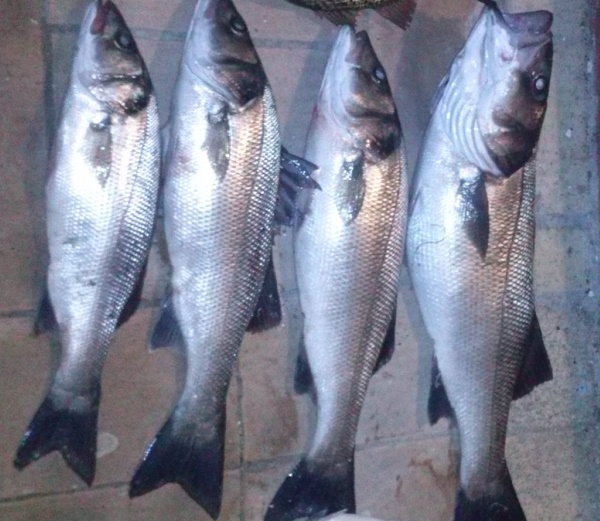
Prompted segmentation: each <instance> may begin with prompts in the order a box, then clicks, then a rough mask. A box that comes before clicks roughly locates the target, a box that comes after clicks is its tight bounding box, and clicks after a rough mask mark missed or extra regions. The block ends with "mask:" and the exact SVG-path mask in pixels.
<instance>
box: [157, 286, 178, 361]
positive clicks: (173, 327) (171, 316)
mask: <svg viewBox="0 0 600 521" xmlns="http://www.w3.org/2000/svg"><path fill="white" fill-rule="evenodd" d="M184 345H185V344H184V338H183V334H182V332H181V328H180V327H179V322H178V321H177V316H176V315H175V307H174V306H173V295H172V293H171V288H168V289H167V292H166V294H165V296H164V298H163V301H162V304H161V306H160V316H159V317H158V321H157V322H156V325H155V326H154V330H153V331H152V336H151V338H150V349H158V348H160V347H183V346H184Z"/></svg>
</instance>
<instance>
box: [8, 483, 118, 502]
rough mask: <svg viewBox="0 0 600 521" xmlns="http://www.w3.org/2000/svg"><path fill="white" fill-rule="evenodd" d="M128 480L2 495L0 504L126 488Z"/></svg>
mask: <svg viewBox="0 0 600 521" xmlns="http://www.w3.org/2000/svg"><path fill="white" fill-rule="evenodd" d="M128 486H129V483H128V482H115V483H102V484H101V485H94V486H92V487H85V486H81V487H76V488H73V489H71V490H61V491H57V492H32V493H29V494H21V495H19V496H12V497H4V498H0V505H2V504H6V503H20V502H22V501H28V500H30V499H46V498H50V497H56V496H72V495H74V494H79V493H80V492H94V491H96V490H111V489H119V488H127V487H128Z"/></svg>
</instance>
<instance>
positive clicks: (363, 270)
mask: <svg viewBox="0 0 600 521" xmlns="http://www.w3.org/2000/svg"><path fill="white" fill-rule="evenodd" d="M305 155H306V159H308V160H309V161H311V162H313V163H315V164H317V165H318V166H319V171H318V172H317V173H316V174H315V179H316V181H317V182H318V183H319V185H320V186H321V191H314V192H313V193H312V194H311V199H310V205H309V207H308V211H307V215H306V217H305V219H304V220H303V222H302V224H301V225H300V226H299V228H298V230H297V231H296V233H295V243H294V250H295V259H296V270H297V279H298V288H299V294H300V302H301V306H302V310H303V314H304V320H305V322H304V346H303V347H302V348H301V353H300V356H299V359H298V366H297V372H296V382H295V383H296V389H297V390H299V391H310V392H311V394H313V396H314V397H315V401H316V404H317V422H316V430H315V433H314V436H313V439H312V441H311V443H310V445H309V449H308V451H307V453H306V455H305V456H304V457H303V458H302V460H301V461H300V463H299V464H298V465H297V466H296V468H295V469H294V470H293V471H292V472H291V473H290V474H289V475H288V477H286V479H285V481H284V482H283V484H282V485H281V486H280V488H279V490H278V491H277V493H276V495H275V497H274V499H273V501H272V502H271V504H270V506H269V508H268V511H267V515H266V518H265V519H266V520H267V521H279V520H284V521H288V520H292V519H297V518H302V517H310V518H311V519H312V518H313V516H315V517H316V516H323V515H326V514H329V513H335V512H339V511H344V510H345V511H348V512H353V511H354V510H355V499H354V444H355V436H356V429H357V424H358V419H359V416H360V411H361V407H362V403H363V400H364V397H365V393H366V390H367V386H368V383H369V380H370V377H371V375H372V374H373V372H374V370H375V367H376V363H377V361H378V359H383V358H386V357H387V356H389V355H390V349H392V348H393V328H394V324H395V304H396V293H397V285H398V278H399V272H400V265H401V260H402V253H403V239H404V230H405V221H406V212H407V184H406V182H407V180H406V167H405V162H404V148H403V142H402V134H401V129H400V123H399V121H398V115H397V112H396V107H395V105H394V101H393V98H392V95H391V92H390V87H389V84H388V81H387V78H386V74H385V71H384V69H383V67H382V66H381V64H380V62H379V60H378V59H377V56H376V55H375V52H374V51H373V48H372V46H371V43H370V41H369V38H368V36H367V34H366V33H365V32H364V31H363V32H360V33H358V34H355V33H354V30H353V29H352V28H351V27H345V28H343V29H342V30H341V31H340V33H339V36H338V38H337V40H336V43H335V46H334V49H333V51H332V53H331V55H330V58H329V62H328V65H327V69H326V72H325V77H324V80H323V84H322V86H321V92H320V96H319V101H318V105H317V107H316V109H315V112H314V116H313V120H312V123H311V127H310V130H309V135H308V140H307V146H306V154H305Z"/></svg>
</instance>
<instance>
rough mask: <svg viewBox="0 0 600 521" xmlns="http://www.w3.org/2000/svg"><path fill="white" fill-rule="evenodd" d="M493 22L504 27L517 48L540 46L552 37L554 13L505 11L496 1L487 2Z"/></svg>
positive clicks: (488, 11) (512, 43) (511, 42)
mask: <svg viewBox="0 0 600 521" xmlns="http://www.w3.org/2000/svg"><path fill="white" fill-rule="evenodd" d="M485 4H486V7H485V9H487V13H488V16H489V18H490V19H491V21H492V23H494V24H496V25H498V26H499V27H501V28H502V29H504V30H505V31H506V32H507V33H508V35H509V40H510V44H511V45H512V46H513V47H514V48H516V49H523V48H525V47H531V46H540V45H543V44H545V43H547V42H548V41H550V40H551V39H552V33H551V31H550V29H551V27H552V22H553V18H554V17H553V15H552V13H550V12H549V11H530V12H523V13H514V14H508V13H503V12H502V11H501V10H500V8H499V7H498V4H497V3H496V2H494V1H490V2H485Z"/></svg>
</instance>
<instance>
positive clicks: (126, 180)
mask: <svg viewBox="0 0 600 521" xmlns="http://www.w3.org/2000/svg"><path fill="white" fill-rule="evenodd" d="M159 169H160V150H159V133H158V112H157V108H156V99H155V96H154V92H153V88H152V84H151V81H150V78H149V75H148V70H147V69H146V66H145V64H144V61H143V59H142V57H141V56H140V54H139V51H138V49H137V46H136V44H135V41H134V39H133V36H132V34H131V32H130V31H129V29H128V27H127V24H126V23H125V20H124V19H123V17H122V15H121V14H120V13H119V11H118V9H117V7H116V6H115V5H114V4H113V3H112V2H110V1H108V2H95V3H93V4H91V5H90V6H89V8H88V10H87V13H86V15H85V19H84V21H83V25H82V28H81V33H80V36H79V41H78V51H77V54H76V57H75V60H74V64H73V70H72V75H71V82H70V85H69V89H68V92H67V95H66V98H65V103H64V107H63V112H62V117H61V120H60V124H59V127H58V130H57V133H56V136H55V140H54V146H53V154H52V165H51V168H50V173H49V177H48V180H47V184H46V200H47V228H48V245H49V251H50V265H49V269H48V276H47V289H48V291H47V295H46V296H45V298H44V299H43V302H42V305H41V307H40V315H39V316H38V320H37V324H36V330H37V331H42V330H47V329H55V330H57V331H58V336H59V339H60V343H61V356H60V362H59V366H58V369H57V371H56V373H55V375H54V377H53V379H52V382H51V384H50V388H49V390H48V393H47V395H46V398H45V400H44V402H43V403H42V405H41V406H40V408H39V409H38V411H37V412H36V414H35V416H34V418H33V420H32V421H31V423H30V425H29V427H28V429H27V431H26V433H25V436H24V438H23V440H22V441H21V444H20V446H19V448H18V451H17V455H16V458H15V465H16V466H17V467H18V468H22V467H24V466H26V465H28V464H29V463H31V462H32V461H35V460H37V459H38V458H40V457H41V456H43V455H45V454H47V453H49V452H52V451H54V450H58V451H60V452H61V453H62V455H63V457H64V459H65V461H66V462H67V464H68V465H69V466H70V467H71V468H72V469H73V470H74V471H75V472H76V473H77V474H78V475H79V476H80V477H81V478H82V479H83V480H84V481H86V483H88V484H91V482H92V481H93V477H94V471H95V452H96V433H97V421H98V407H99V400H100V375H101V371H102V366H103V364H104V360H105V358H106V355H107V350H108V347H109V344H110V341H111V339H112V336H113V334H114V332H115V329H116V328H117V326H118V324H120V323H122V322H123V321H124V320H126V319H127V318H128V317H129V316H130V315H131V314H132V313H133V311H134V308H135V305H136V303H135V300H136V299H137V300H138V301H139V296H140V292H141V280H142V278H143V274H144V269H145V264H146V259H147V255H148V251H149V249H150V243H151V238H152V232H153V226H154V218H155V211H156V200H157V194H158V180H159ZM132 299H133V300H132Z"/></svg>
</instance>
